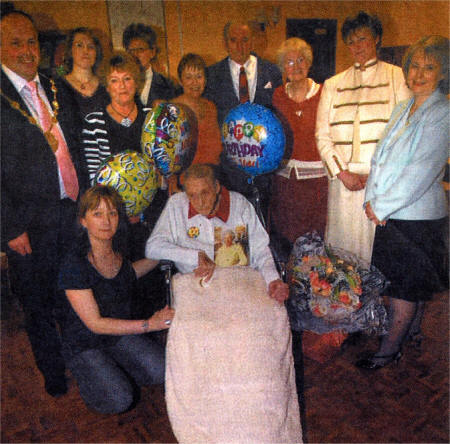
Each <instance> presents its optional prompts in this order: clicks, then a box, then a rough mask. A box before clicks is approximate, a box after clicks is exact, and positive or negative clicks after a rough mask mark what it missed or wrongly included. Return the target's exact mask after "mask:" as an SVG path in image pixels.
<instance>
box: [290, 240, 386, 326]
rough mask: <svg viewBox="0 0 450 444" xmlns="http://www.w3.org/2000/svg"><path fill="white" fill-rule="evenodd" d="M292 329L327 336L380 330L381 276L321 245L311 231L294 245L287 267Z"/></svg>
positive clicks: (383, 323)
mask: <svg viewBox="0 0 450 444" xmlns="http://www.w3.org/2000/svg"><path fill="white" fill-rule="evenodd" d="M288 275H289V278H288V279H289V285H290V297H289V300H288V304H287V307H288V312H289V316H290V320H291V324H292V328H294V329H300V330H310V331H313V332H315V333H327V332H330V331H333V330H338V329H339V330H343V331H345V332H348V333H351V332H355V331H360V330H369V331H374V330H375V331H376V332H377V333H378V334H381V333H383V332H384V331H385V326H386V311H385V309H384V306H383V304H382V302H381V298H380V293H381V291H382V290H383V289H384V288H385V285H386V280H385V278H384V276H383V275H382V274H381V273H380V272H379V271H378V270H376V269H375V267H373V266H370V265H369V264H367V263H366V262H364V261H363V260H361V259H359V258H357V257H356V256H355V255H353V254H351V253H348V252H346V251H344V250H341V249H338V248H332V247H330V246H327V245H325V243H324V242H323V240H322V239H321V238H320V236H319V235H318V234H317V233H315V232H313V233H308V234H306V235H304V236H301V237H299V238H298V239H297V241H296V242H295V244H294V248H293V250H292V253H291V257H290V260H289V265H288Z"/></svg>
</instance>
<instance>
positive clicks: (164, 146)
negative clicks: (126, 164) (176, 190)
mask: <svg viewBox="0 0 450 444" xmlns="http://www.w3.org/2000/svg"><path fill="white" fill-rule="evenodd" d="M141 148H142V152H143V153H144V156H145V157H146V159H147V161H148V162H151V163H154V164H155V166H156V167H157V168H158V170H159V171H160V172H161V174H162V175H163V176H165V177H169V176H171V175H172V174H179V173H181V172H182V171H184V170H185V169H186V168H187V167H188V166H189V165H190V164H191V162H192V159H193V158H194V156H195V150H196V148H197V119H196V118H195V114H194V113H193V112H192V110H191V109H190V108H188V107H187V106H185V105H181V104H173V103H161V104H160V105H158V106H156V107H155V108H153V109H152V111H150V112H149V113H148V114H147V117H146V119H145V123H144V128H143V131H142V138H141Z"/></svg>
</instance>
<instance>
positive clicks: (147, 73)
mask: <svg viewBox="0 0 450 444" xmlns="http://www.w3.org/2000/svg"><path fill="white" fill-rule="evenodd" d="M152 77H153V70H152V66H151V65H150V66H149V67H148V68H147V70H146V71H145V78H146V79H151V78H152Z"/></svg>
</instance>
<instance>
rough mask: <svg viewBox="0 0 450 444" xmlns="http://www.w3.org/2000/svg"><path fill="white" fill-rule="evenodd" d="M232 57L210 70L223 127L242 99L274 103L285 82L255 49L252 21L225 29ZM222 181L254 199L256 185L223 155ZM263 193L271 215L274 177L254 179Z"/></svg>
mask: <svg viewBox="0 0 450 444" xmlns="http://www.w3.org/2000/svg"><path fill="white" fill-rule="evenodd" d="M223 37H224V43H225V48H226V49H227V52H228V57H226V58H225V59H223V60H221V61H220V62H218V63H216V64H215V65H212V66H210V67H209V68H208V70H207V84H206V88H205V96H206V98H208V99H209V100H211V101H213V102H214V103H215V105H216V108H217V119H218V123H219V127H220V128H221V127H222V123H223V121H224V119H225V117H226V116H227V114H228V112H229V111H230V110H231V109H232V108H234V107H236V106H238V105H239V104H240V103H245V102H248V101H249V102H251V103H257V104H260V105H263V106H265V107H267V108H271V107H272V95H273V92H274V91H275V88H277V87H278V86H280V85H281V84H282V76H281V72H280V70H279V69H278V67H277V66H276V65H274V64H273V63H270V62H268V61H267V60H263V59H262V58H260V57H258V56H256V55H253V54H252V53H251V48H252V33H251V30H250V27H249V26H248V24H245V23H231V22H229V23H227V24H226V25H225V27H224V30H223ZM221 167H222V170H223V177H222V179H221V180H222V182H223V183H224V185H225V186H226V187H227V188H228V189H231V190H233V191H238V192H240V193H242V194H244V195H245V196H246V197H247V198H248V199H249V200H251V201H252V202H254V201H255V199H254V197H255V196H254V187H252V186H250V185H249V183H248V176H247V175H246V174H245V173H243V172H242V171H241V170H238V169H237V168H236V167H235V166H234V165H231V164H230V162H228V160H227V159H226V158H225V156H224V155H222V156H221ZM254 183H255V185H256V187H257V189H258V190H259V194H260V203H261V209H262V212H263V215H264V216H265V217H266V216H267V208H268V203H269V199H270V178H269V177H268V176H257V177H256V178H255V181H254Z"/></svg>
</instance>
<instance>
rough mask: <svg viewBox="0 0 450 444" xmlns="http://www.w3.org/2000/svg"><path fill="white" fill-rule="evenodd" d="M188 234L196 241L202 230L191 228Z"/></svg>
mask: <svg viewBox="0 0 450 444" xmlns="http://www.w3.org/2000/svg"><path fill="white" fill-rule="evenodd" d="M187 234H188V236H189V237H190V238H191V239H195V238H197V237H198V235H199V234H200V229H199V228H198V227H189V229H188V231H187Z"/></svg>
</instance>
